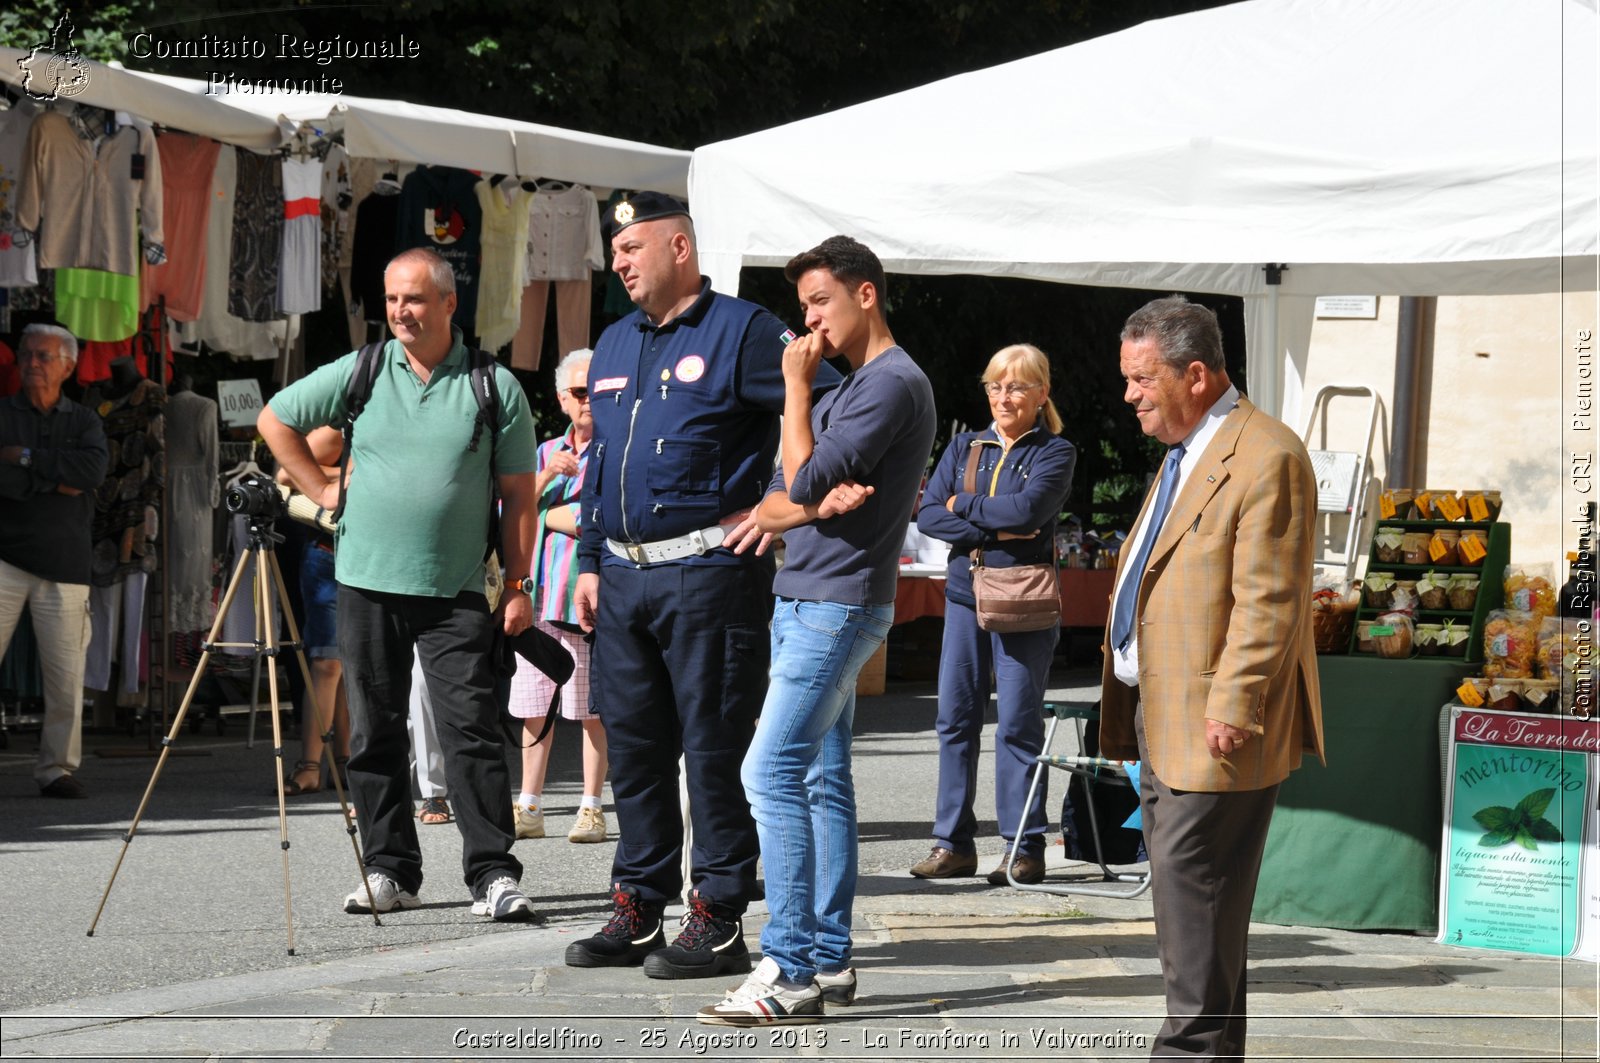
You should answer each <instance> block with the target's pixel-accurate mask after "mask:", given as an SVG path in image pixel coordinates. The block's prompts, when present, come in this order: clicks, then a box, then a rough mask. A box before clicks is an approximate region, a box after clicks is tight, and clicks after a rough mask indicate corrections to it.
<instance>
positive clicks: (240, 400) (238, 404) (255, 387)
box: [217, 379, 261, 428]
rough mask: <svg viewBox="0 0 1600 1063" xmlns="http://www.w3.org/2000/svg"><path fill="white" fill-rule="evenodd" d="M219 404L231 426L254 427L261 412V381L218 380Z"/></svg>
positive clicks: (223, 415)
mask: <svg viewBox="0 0 1600 1063" xmlns="http://www.w3.org/2000/svg"><path fill="white" fill-rule="evenodd" d="M217 406H218V407H219V408H220V409H221V410H222V423H223V424H225V425H227V426H228V427H229V428H254V427H255V423H256V417H257V416H258V415H259V414H260V413H261V383H260V382H259V381H257V380H253V379H252V380H219V381H217Z"/></svg>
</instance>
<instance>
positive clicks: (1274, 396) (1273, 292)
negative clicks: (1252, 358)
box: [1251, 262, 1289, 417]
mask: <svg viewBox="0 0 1600 1063" xmlns="http://www.w3.org/2000/svg"><path fill="white" fill-rule="evenodd" d="M1288 268H1289V267H1288V266H1285V265H1282V264H1281V263H1276V262H1268V263H1267V264H1266V265H1264V266H1262V267H1261V269H1262V271H1263V272H1264V273H1266V275H1267V307H1266V321H1265V327H1264V328H1263V329H1262V332H1263V333H1265V334H1266V336H1267V338H1268V340H1269V342H1270V343H1271V347H1270V348H1269V349H1268V350H1267V351H1266V356H1267V364H1266V365H1265V366H1264V367H1263V368H1264V370H1265V371H1264V372H1263V373H1262V374H1261V376H1260V380H1261V382H1262V384H1264V385H1265V387H1263V389H1262V390H1263V391H1264V392H1265V394H1262V395H1252V396H1251V401H1252V402H1254V403H1255V404H1256V405H1257V406H1259V407H1260V408H1261V409H1263V410H1265V411H1266V412H1268V413H1270V414H1271V415H1272V416H1274V417H1277V416H1280V415H1281V413H1282V409H1281V407H1282V405H1283V386H1282V381H1283V342H1282V340H1281V339H1280V338H1279V336H1278V289H1279V288H1281V287H1283V271H1284V270H1286V269H1288Z"/></svg>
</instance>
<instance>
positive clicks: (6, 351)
mask: <svg viewBox="0 0 1600 1063" xmlns="http://www.w3.org/2000/svg"><path fill="white" fill-rule="evenodd" d="M21 390H22V374H21V373H19V372H18V371H17V353H16V352H15V351H13V350H12V349H11V348H10V347H8V346H7V345H6V341H5V340H0V399H8V398H10V397H11V396H13V395H15V394H16V393H17V392H19V391H21Z"/></svg>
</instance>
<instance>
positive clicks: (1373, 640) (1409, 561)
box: [1350, 520, 1511, 662]
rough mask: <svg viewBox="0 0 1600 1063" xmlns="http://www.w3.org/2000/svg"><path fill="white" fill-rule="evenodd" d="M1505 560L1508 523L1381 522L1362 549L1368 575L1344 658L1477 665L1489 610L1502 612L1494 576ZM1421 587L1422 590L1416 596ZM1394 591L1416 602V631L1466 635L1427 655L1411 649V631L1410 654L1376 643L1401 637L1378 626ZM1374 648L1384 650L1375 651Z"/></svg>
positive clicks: (1390, 644) (1436, 645)
mask: <svg viewBox="0 0 1600 1063" xmlns="http://www.w3.org/2000/svg"><path fill="white" fill-rule="evenodd" d="M1436 544H1438V545H1436ZM1510 559H1511V525H1510V524H1508V523H1506V522H1504V521H1459V520H1458V521H1448V520H1381V521H1380V522H1379V524H1378V527H1377V530H1376V531H1375V532H1374V533H1373V537H1372V542H1371V544H1370V545H1369V548H1368V554H1367V575H1366V580H1365V581H1364V586H1363V588H1362V594H1361V603H1360V605H1359V606H1358V607H1357V611H1356V625H1355V630H1354V631H1353V632H1352V633H1351V636H1350V652H1351V653H1352V654H1356V655H1359V656H1369V657H1377V656H1395V657H1415V656H1423V655H1433V654H1438V655H1440V656H1457V657H1460V658H1462V659H1463V660H1465V661H1469V662H1475V661H1481V660H1483V627H1484V623H1485V620H1486V618H1487V617H1488V615H1489V612H1490V610H1493V609H1498V608H1500V604H1501V600H1502V598H1503V596H1504V590H1503V587H1502V586H1501V579H1500V577H1501V574H1502V573H1503V572H1504V571H1505V567H1506V565H1507V563H1508V562H1509V561H1510ZM1384 577H1388V579H1387V580H1385V578H1384ZM1432 577H1438V579H1434V578H1432ZM1474 578H1476V579H1477V581H1478V583H1477V586H1476V590H1475V592H1473V593H1471V595H1470V597H1468V595H1467V587H1468V585H1469V583H1470V581H1471V580H1472V579H1474ZM1419 583H1421V584H1423V585H1424V587H1423V589H1422V590H1420V591H1419V590H1418V584H1419ZM1396 588H1398V589H1399V590H1400V591H1401V592H1402V595H1401V596H1402V597H1404V598H1407V599H1415V606H1414V609H1413V613H1414V616H1413V619H1414V624H1415V626H1416V627H1418V628H1420V627H1423V626H1424V625H1434V626H1435V627H1436V628H1443V629H1447V630H1454V631H1457V632H1459V631H1461V630H1462V629H1463V628H1464V629H1465V637H1462V636H1461V635H1455V636H1453V637H1454V639H1455V640H1456V641H1455V642H1454V643H1453V644H1449V645H1446V644H1443V643H1434V644H1433V645H1432V646H1431V647H1430V648H1429V649H1428V650H1427V651H1424V650H1423V648H1422V646H1420V645H1417V643H1418V642H1419V640H1418V639H1417V633H1416V631H1415V630H1413V631H1412V632H1411V638H1412V641H1413V646H1412V648H1411V649H1410V650H1409V651H1406V648H1405V646H1404V645H1403V643H1401V644H1399V645H1398V646H1397V644H1396V643H1395V642H1393V641H1390V642H1380V641H1379V640H1383V639H1396V638H1401V636H1400V634H1399V633H1398V632H1385V630H1384V629H1385V627H1386V626H1388V625H1382V624H1379V623H1378V622H1377V621H1378V619H1379V618H1380V617H1382V616H1383V615H1384V614H1386V613H1389V612H1391V611H1393V610H1394V608H1395V604H1394V598H1395V589H1396ZM1375 628H1376V629H1377V633H1376V634H1375V633H1374V629H1375ZM1380 647H1383V648H1385V649H1387V650H1388V652H1387V653H1384V652H1380ZM1457 647H1460V649H1457ZM1397 650H1398V651H1399V652H1397ZM1452 650H1456V652H1453V653H1452V652H1451V651H1452Z"/></svg>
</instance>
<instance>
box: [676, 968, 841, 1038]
mask: <svg viewBox="0 0 1600 1063" xmlns="http://www.w3.org/2000/svg"><path fill="white" fill-rule="evenodd" d="M782 974H783V972H782V971H780V970H779V969H778V964H777V963H776V962H775V961H774V960H772V959H770V958H769V957H765V956H764V957H762V959H761V962H760V963H758V964H757V965H756V969H755V970H754V971H751V972H750V976H749V977H748V978H746V979H745V980H744V984H743V985H741V986H739V987H738V988H737V989H730V990H729V991H728V995H727V996H726V997H724V998H723V1000H722V1003H720V1004H712V1005H710V1006H709V1007H704V1008H701V1009H700V1011H699V1014H697V1015H696V1016H695V1018H697V1019H699V1020H700V1021H701V1022H703V1023H705V1024H707V1025H708V1026H788V1025H795V1024H798V1023H808V1022H821V1021H822V990H821V989H820V988H818V987H817V985H816V984H815V983H813V984H811V985H808V986H806V987H805V988H804V989H785V988H783V987H782V986H780V985H778V984H777V982H778V979H779V977H781V976H782Z"/></svg>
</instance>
